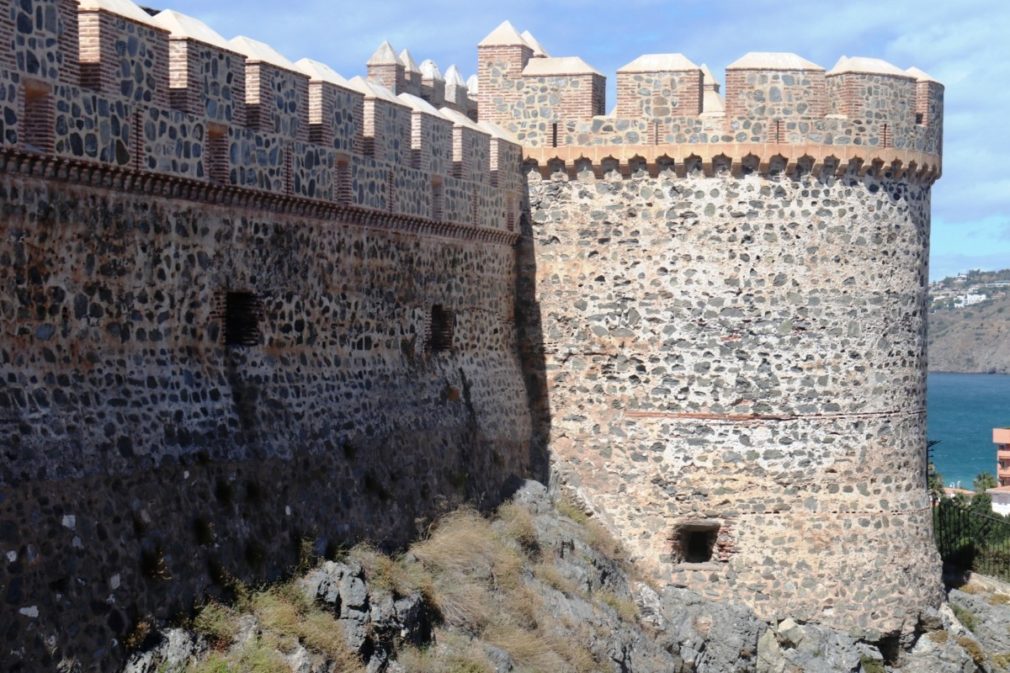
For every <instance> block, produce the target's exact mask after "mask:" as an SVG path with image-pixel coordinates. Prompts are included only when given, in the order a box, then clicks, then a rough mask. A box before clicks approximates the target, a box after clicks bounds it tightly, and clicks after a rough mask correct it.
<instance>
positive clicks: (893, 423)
mask: <svg viewBox="0 0 1010 673" xmlns="http://www.w3.org/2000/svg"><path fill="white" fill-rule="evenodd" d="M538 52H539V53H538ZM478 60H479V65H478V72H479V78H480V79H479V89H478V101H479V118H480V119H482V120H485V121H491V122H494V123H496V124H498V125H500V126H502V127H504V128H505V129H507V130H509V131H511V132H512V133H514V134H515V135H516V136H517V137H518V138H519V139H520V140H521V141H522V142H523V144H524V145H525V155H526V159H527V165H528V167H529V175H528V184H529V204H530V211H531V212H530V216H531V223H530V226H529V229H530V237H531V239H532V241H531V243H530V245H531V246H532V248H533V250H534V253H533V255H532V260H533V261H532V262H531V263H530V264H531V265H532V266H533V267H534V268H533V269H531V271H530V273H532V274H535V278H536V290H535V298H536V301H537V306H538V308H539V311H540V316H539V320H540V324H541V325H542V343H540V344H537V343H529V344H526V347H528V348H532V349H539V353H540V355H541V357H542V358H543V360H544V361H545V362H546V380H545V394H544V397H543V398H542V399H541V400H540V406H541V407H543V408H544V410H543V411H541V412H540V413H543V414H549V418H550V434H549V446H550V453H551V460H552V469H553V470H554V473H555V474H556V476H557V477H558V478H560V479H561V480H563V481H564V482H566V483H567V484H569V485H570V486H572V487H574V488H575V489H576V492H577V493H578V494H579V496H580V497H581V498H582V499H583V500H584V501H585V503H586V504H587V505H588V506H590V507H591V508H592V509H593V510H594V511H595V512H596V513H597V514H598V515H599V516H600V517H601V518H602V519H603V520H604V521H605V522H606V523H607V524H608V525H609V526H610V528H611V530H613V531H614V532H615V533H616V534H617V535H618V536H619V537H620V539H621V540H623V541H624V542H625V543H626V545H627V546H628V547H629V549H630V550H631V552H632V554H633V556H634V558H635V560H636V561H637V564H638V566H639V568H641V569H642V570H643V571H644V572H646V573H647V574H648V575H649V576H651V577H652V578H653V579H655V580H656V581H658V582H660V583H668V582H670V583H673V584H676V585H681V586H687V587H690V588H691V589H694V590H697V591H698V592H700V593H702V594H703V595H705V596H708V597H710V598H713V599H730V600H737V601H743V602H744V603H747V604H748V605H750V606H751V607H752V608H753V609H755V610H756V611H757V612H758V614H760V615H761V616H763V617H766V618H769V619H771V618H784V617H792V618H794V619H798V620H804V621H814V622H821V623H826V624H830V625H832V626H834V627H837V628H842V629H845V630H848V631H851V632H853V633H856V634H859V635H861V636H863V637H867V638H871V639H876V638H881V637H884V636H890V635H899V634H903V633H904V634H908V633H910V632H911V631H913V630H914V628H915V627H916V624H917V621H918V617H919V614H920V611H921V610H922V609H923V608H925V607H927V606H930V605H936V604H937V603H938V602H939V600H940V598H941V588H940V573H939V562H938V558H937V554H936V552H935V549H934V546H933V543H932V520H931V514H930V502H929V499H928V497H927V494H926V488H925V468H926V462H925V461H926V440H925V435H924V432H925V397H924V394H925V383H926V378H925V377H926V338H925V337H926V303H925V302H926V284H927V277H928V274H927V259H928V247H929V222H930V186H931V184H932V183H933V181H934V180H935V179H936V177H937V176H938V175H939V166H940V151H941V142H942V105H943V87H942V86H941V85H940V84H938V83H936V82H935V81H933V80H932V79H930V78H929V77H928V76H927V75H925V73H922V72H920V71H916V70H910V71H902V70H900V69H898V68H897V67H895V66H893V65H891V64H889V63H886V62H883V61H879V60H876V59H866V58H847V57H843V58H842V59H841V60H840V61H839V63H838V65H836V66H835V68H834V69H833V70H832V71H830V72H825V70H824V69H823V68H821V67H820V66H818V65H816V64H814V63H811V62H810V61H807V60H805V59H803V58H801V57H799V56H796V55H795V54H784V53H750V54H747V55H746V56H744V57H743V58H741V59H739V60H738V61H736V62H735V63H733V64H731V65H730V66H729V67H728V68H727V71H726V80H725V84H726V88H725V92H724V93H725V96H724V98H723V97H721V96H719V95H718V93H716V92H718V90H719V89H718V84H717V83H715V82H711V81H706V80H707V79H708V78H710V77H711V75H710V71H708V69H707V68H705V67H704V66H698V65H695V64H694V63H692V62H691V61H690V60H689V59H687V58H686V57H685V56H683V55H681V54H649V55H645V56H642V57H639V58H637V59H635V60H634V61H632V62H631V63H629V64H628V65H627V66H625V67H623V68H621V69H620V70H618V73H617V78H618V79H617V82H618V85H617V97H618V101H617V105H616V108H615V110H616V114H614V115H612V116H600V115H598V114H597V113H596V110H597V109H599V107H600V105H599V101H598V100H597V99H596V97H597V93H596V92H597V91H599V90H601V89H602V83H601V81H600V78H601V77H602V76H601V75H600V74H599V73H598V72H597V71H596V70H594V69H593V68H592V67H591V66H589V65H587V64H586V63H585V62H584V61H582V60H581V59H579V58H576V57H563V58H556V57H551V56H548V55H547V54H546V53H544V52H543V49H542V48H535V47H534V46H533V45H531V44H530V43H529V41H528V40H526V39H524V38H523V37H522V36H521V35H520V34H518V33H517V32H516V30H515V29H514V28H513V27H512V26H511V24H508V23H505V24H502V25H501V26H499V28H497V29H496V30H495V31H493V32H492V33H491V34H490V35H488V36H487V38H486V39H485V40H484V41H483V42H481V44H480V46H479V48H478ZM573 92H581V93H580V94H579V95H575V93H573ZM708 92H711V93H708Z"/></svg>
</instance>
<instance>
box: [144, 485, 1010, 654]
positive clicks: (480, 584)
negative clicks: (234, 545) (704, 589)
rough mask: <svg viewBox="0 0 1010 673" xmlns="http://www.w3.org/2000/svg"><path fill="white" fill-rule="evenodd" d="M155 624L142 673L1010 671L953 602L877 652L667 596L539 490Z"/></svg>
mask: <svg viewBox="0 0 1010 673" xmlns="http://www.w3.org/2000/svg"><path fill="white" fill-rule="evenodd" d="M309 566H311V567H309ZM962 614H963V615H968V614H969V613H968V612H967V610H962ZM973 614H978V615H979V620H980V621H981V620H982V619H983V617H984V619H985V620H986V621H985V623H986V624H989V623H992V624H994V625H995V626H993V629H995V630H996V631H998V630H999V628H1002V629H1003V631H1002V632H1003V633H1004V634H1006V633H1010V631H1007V629H1006V626H1005V625H1003V626H1000V620H1001V619H1002V616H1001V615H998V614H995V613H994V614H993V615H983V613H982V608H978V607H976V609H975V612H974V613H973ZM967 618H968V617H966V619H967ZM1008 619H1010V616H1008ZM154 626H155V625H153V624H150V623H146V622H141V623H140V624H138V625H137V628H136V629H135V633H134V635H133V636H132V637H131V639H130V642H129V643H128V645H129V646H130V647H132V648H133V649H134V650H135V652H134V654H133V656H132V657H131V659H130V662H129V664H128V665H127V668H126V671H125V673H597V672H598V673H892V672H896V671H900V672H901V673H979V672H981V671H985V672H986V673H989V672H991V671H997V670H1008V668H1010V654H1007V655H1006V656H1004V655H1005V654H1006V653H1007V652H1010V650H1008V649H1004V648H1003V642H1002V641H996V640H994V639H992V638H989V640H982V641H981V642H980V638H981V636H980V637H976V636H975V635H974V634H973V633H972V632H970V631H969V630H968V629H966V628H965V627H964V626H962V625H961V623H960V622H959V621H958V620H957V618H956V617H955V616H954V614H953V612H952V611H951V610H950V608H949V607H946V606H944V607H943V608H941V609H940V610H933V611H930V612H929V613H928V614H925V615H923V621H922V622H921V624H920V626H919V629H918V630H917V631H916V632H915V633H910V634H905V635H904V636H903V637H902V638H901V640H900V642H898V641H897V640H894V639H893V638H884V639H883V640H881V641H880V642H879V643H875V642H866V641H861V640H858V639H855V638H853V637H851V636H849V635H846V634H843V633H839V632H835V631H832V630H830V629H828V628H826V627H823V626H819V625H817V624H804V623H800V622H796V621H794V620H792V619H783V620H781V621H777V622H773V623H771V624H769V623H767V622H765V621H764V620H761V619H759V618H758V617H757V616H756V615H755V614H754V613H753V612H752V611H751V610H749V609H748V608H746V607H744V606H742V605H739V604H732V603H717V602H711V601H707V600H705V599H703V598H702V597H701V596H699V595H698V594H695V593H692V592H690V591H688V590H686V589H683V588H677V587H672V586H667V587H657V586H654V585H652V584H650V583H649V582H646V581H643V580H642V579H640V578H638V577H637V576H636V574H635V572H634V570H633V569H632V567H631V566H630V564H629V562H628V561H627V560H625V558H624V556H623V552H622V550H621V548H620V546H619V545H618V544H616V543H615V541H614V540H613V539H612V538H611V537H610V536H609V534H608V533H607V532H606V530H605V529H604V528H603V526H601V525H600V524H599V523H597V521H596V520H595V519H593V518H592V517H591V516H589V515H588V514H587V513H586V512H584V511H583V509H582V508H580V507H579V506H578V505H577V504H576V502H575V501H574V500H572V499H567V498H564V497H560V498H559V497H555V498H551V497H550V496H549V495H548V492H547V489H546V488H544V486H543V485H541V484H539V483H536V482H526V484H525V485H524V486H523V487H522V488H521V489H520V490H519V491H518V492H517V494H516V495H515V496H514V497H513V499H512V501H511V502H509V503H506V504H505V505H503V506H502V507H501V508H499V510H498V511H497V512H496V513H495V514H494V515H493V516H491V517H485V516H482V515H480V514H478V513H476V512H474V511H472V510H466V509H464V510H462V511H458V512H455V513H453V514H450V515H448V516H446V517H445V518H444V519H443V520H442V521H441V522H440V523H439V524H438V526H437V527H436V528H435V529H434V530H433V531H432V532H431V534H430V535H429V536H428V537H427V538H425V539H423V540H420V541H418V542H417V543H415V544H414V545H413V546H412V547H411V548H410V549H409V550H408V551H406V552H405V553H404V554H402V555H399V556H389V555H386V554H383V553H380V552H379V551H377V550H375V549H374V548H371V547H367V546H361V547H357V548H355V549H352V550H350V551H349V552H348V553H347V554H345V555H343V556H341V557H340V558H337V559H334V560H326V561H319V562H318V563H309V564H307V566H306V569H304V570H303V572H302V573H301V574H300V575H297V576H296V577H295V578H294V579H292V580H289V581H287V582H284V583H280V584H276V585H273V586H266V587H258V588H255V589H253V588H249V587H244V586H241V585H238V584H235V585H234V587H233V595H232V596H231V598H230V600H228V601H225V602H212V603H209V604H207V605H205V606H203V607H202V609H200V610H198V611H197V612H196V613H195V614H193V615H191V616H188V617H185V618H183V619H181V623H180V624H179V625H177V626H175V627H174V628H165V629H162V630H157V629H155V628H154ZM994 632H995V631H994ZM986 634H988V631H987V632H986ZM986 637H987V638H988V636H986ZM989 641H992V642H989ZM990 648H992V649H991V650H990ZM1004 666H1006V667H1007V668H1004Z"/></svg>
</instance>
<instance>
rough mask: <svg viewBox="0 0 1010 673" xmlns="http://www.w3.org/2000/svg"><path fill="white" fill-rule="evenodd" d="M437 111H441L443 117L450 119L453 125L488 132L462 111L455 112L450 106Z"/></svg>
mask: <svg viewBox="0 0 1010 673" xmlns="http://www.w3.org/2000/svg"><path fill="white" fill-rule="evenodd" d="M439 112H441V113H442V116H443V117H445V118H446V119H448V120H449V121H451V122H452V125H453V126H465V127H466V128H468V129H473V130H474V131H479V132H481V133H488V132H487V129H482V128H481V127H480V126H478V124H477V122H475V121H474V120H472V119H470V118H469V117H467V116H466V115H465V114H463V113H462V112H457V111H456V110H453V109H452V108H448V107H444V108H442V109H441V110H439ZM488 135H490V134H488Z"/></svg>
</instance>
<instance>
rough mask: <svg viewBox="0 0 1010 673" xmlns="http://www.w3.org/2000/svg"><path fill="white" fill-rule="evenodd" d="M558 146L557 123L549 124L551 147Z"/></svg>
mask: <svg viewBox="0 0 1010 673" xmlns="http://www.w3.org/2000/svg"><path fill="white" fill-rule="evenodd" d="M557 146H558V123H557V122H553V123H552V124H551V147H557Z"/></svg>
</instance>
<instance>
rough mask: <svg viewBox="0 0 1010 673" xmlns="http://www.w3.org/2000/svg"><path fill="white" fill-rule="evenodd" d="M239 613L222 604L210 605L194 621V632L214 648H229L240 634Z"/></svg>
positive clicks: (204, 607)
mask: <svg viewBox="0 0 1010 673" xmlns="http://www.w3.org/2000/svg"><path fill="white" fill-rule="evenodd" d="M238 617H239V615H238V613H237V612H236V611H235V610H233V609H231V608H229V607H227V606H225V605H221V604H220V603H208V604H207V605H205V606H203V608H202V609H201V610H200V612H199V613H197V615H196V617H195V618H194V619H193V630H194V631H196V632H197V633H199V634H201V635H203V636H204V637H205V638H207V640H209V641H210V643H211V645H212V646H213V647H218V648H221V647H227V646H228V645H230V644H231V642H232V641H233V640H235V635H236V634H237V633H238Z"/></svg>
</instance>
